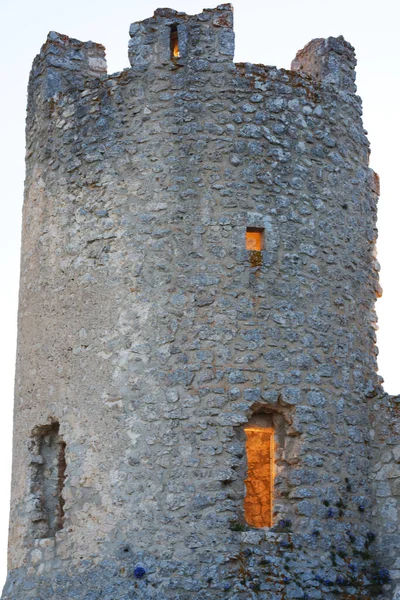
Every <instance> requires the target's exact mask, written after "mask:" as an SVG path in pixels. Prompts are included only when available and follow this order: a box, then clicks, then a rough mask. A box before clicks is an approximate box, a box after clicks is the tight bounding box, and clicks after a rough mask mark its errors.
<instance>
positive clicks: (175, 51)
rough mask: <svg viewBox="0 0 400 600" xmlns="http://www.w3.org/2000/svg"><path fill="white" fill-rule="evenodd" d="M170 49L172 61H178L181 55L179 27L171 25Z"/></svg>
mask: <svg viewBox="0 0 400 600" xmlns="http://www.w3.org/2000/svg"><path fill="white" fill-rule="evenodd" d="M170 29H171V33H170V48H171V58H172V60H176V59H177V58H179V57H180V53H179V38H178V26H177V25H171V26H170Z"/></svg>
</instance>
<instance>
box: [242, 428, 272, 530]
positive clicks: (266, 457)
mask: <svg viewBox="0 0 400 600" xmlns="http://www.w3.org/2000/svg"><path fill="white" fill-rule="evenodd" d="M244 431H245V434H246V455H247V479H246V480H245V484H246V497H245V500H244V517H245V520H246V523H248V525H251V526H252V527H272V509H273V486H274V454H275V452H274V429H273V428H272V427H257V426H253V425H249V426H247V427H245V429H244Z"/></svg>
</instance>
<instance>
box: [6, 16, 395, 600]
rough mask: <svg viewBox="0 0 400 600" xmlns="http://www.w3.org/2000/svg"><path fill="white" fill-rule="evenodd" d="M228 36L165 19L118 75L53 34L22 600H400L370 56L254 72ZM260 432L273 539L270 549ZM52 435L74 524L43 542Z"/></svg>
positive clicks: (347, 55) (340, 54) (227, 31)
mask: <svg viewBox="0 0 400 600" xmlns="http://www.w3.org/2000/svg"><path fill="white" fill-rule="evenodd" d="M232 17H233V15H232V8H231V6H230V5H220V6H219V7H217V9H215V10H205V11H204V12H203V13H201V14H200V15H196V16H188V15H186V14H184V13H180V12H176V11H173V10H171V9H159V10H157V11H156V13H155V15H154V17H152V18H150V19H147V20H145V21H143V22H141V23H136V24H133V25H132V26H131V28H130V36H131V41H130V44H129V57H130V61H131V68H130V69H127V70H125V71H123V72H121V73H117V74H115V75H110V76H108V75H107V74H106V72H105V62H104V49H103V47H102V46H99V45H97V44H93V43H92V42H87V43H82V42H79V41H77V40H71V39H69V38H68V37H66V36H63V35H60V34H57V33H54V32H52V33H50V34H49V37H48V40H47V42H46V43H45V45H44V46H43V48H42V50H41V52H40V54H39V55H38V57H37V58H36V59H35V61H34V64H33V68H32V73H31V78H30V84H29V102H28V119H27V177H26V197H25V205H24V216H23V248H22V264H21V292H20V309H19V340H18V362H17V375H16V399H15V428H14V463H13V465H14V466H13V484H12V507H11V525H10V544H9V568H10V571H9V577H8V581H7V583H6V585H5V588H4V592H3V599H4V600H50V599H51V600H55V599H57V600H63V599H65V600H67V599H68V600H69V599H72V598H77V599H79V600H96V599H97V598H99V599H100V598H101V599H102V600H127V599H128V598H138V599H143V600H146V599H152V598H154V599H157V600H161V599H164V598H165V599H175V600H178V599H179V600H189V599H193V600H195V599H196V600H201V599H221V600H222V599H225V598H231V599H232V600H242V599H243V600H247V599H248V598H259V599H260V600H267V599H268V600H278V599H281V598H283V597H286V598H304V599H306V598H309V599H310V598H313V599H314V598H315V599H316V600H319V599H324V600H333V599H334V598H338V597H339V598H340V597H342V598H349V597H353V598H357V599H360V600H361V599H362V598H364V599H369V598H371V597H372V594H375V593H376V594H380V595H381V598H387V599H392V598H395V597H397V596H396V594H397V595H398V592H395V591H394V589H395V586H396V585H397V589H398V588H399V566H398V564H397V563H395V560H396V556H397V552H398V547H399V534H398V529H399V503H398V499H399V494H400V473H399V460H400V459H399V457H400V451H399V448H400V445H399V437H400V427H399V425H398V412H399V407H400V402H399V399H397V398H389V397H387V396H385V395H384V393H383V392H382V389H381V387H380V380H379V378H378V376H377V374H376V348H375V332H374V326H375V320H376V317H375V312H374V302H375V298H376V295H377V294H379V293H380V292H379V284H378V267H377V263H376V259H375V255H374V243H375V238H376V202H377V194H378V192H379V180H378V178H377V176H376V175H375V174H374V173H373V171H372V170H371V169H370V168H369V166H368V156H369V146H368V141H367V139H366V137H365V132H364V129H363V124H362V120H361V101H360V99H359V98H358V97H357V96H356V95H355V93H354V92H355V83H354V81H355V71H354V67H355V56H354V51H353V49H352V47H351V46H350V44H348V43H347V42H346V41H345V40H344V39H343V38H341V37H339V38H328V39H327V40H313V41H312V42H310V44H308V45H307V46H306V47H305V48H304V49H303V50H302V51H300V52H299V53H298V54H297V57H296V59H295V61H294V63H293V70H292V71H286V70H283V69H277V68H275V67H265V66H262V65H252V64H249V63H246V64H236V65H235V64H234V63H233V62H232V57H233V50H234V46H233V42H234V37H233V30H232ZM175 28H176V29H175ZM173 31H176V32H177V35H178V40H179V54H180V55H179V57H178V56H176V57H172V56H171V34H172V32H173ZM248 227H250V228H259V229H262V230H263V232H264V233H263V235H264V247H263V250H262V251H260V252H255V253H254V252H251V251H249V250H246V245H245V233H246V228H248ZM260 411H261V412H263V414H264V415H266V418H268V419H271V426H273V427H274V428H275V481H274V515H273V516H274V525H273V527H272V528H260V529H257V528H251V527H249V526H248V525H246V523H245V522H244V515H243V500H244V498H243V497H244V480H245V478H246V452H245V436H244V431H243V428H244V425H245V424H246V423H248V422H249V421H250V420H251V419H252V418H253V417H254V416H255V415H257V414H258V413H259V412H260ZM51 423H59V435H60V440H59V443H60V444H61V443H65V461H66V465H65V475H66V479H65V480H63V481H61V479H60V477H59V479H60V481H58V482H57V485H56V486H55V487H54V489H55V490H56V492H55V493H56V494H58V493H60V494H61V499H62V502H59V503H58V508H57V510H58V511H59V514H58V517H59V520H58V521H57V523H61V522H62V523H61V524H62V526H61V527H60V528H59V529H57V528H56V527H54V528H53V529H57V530H56V531H51V537H40V535H39V534H38V533H37V532H38V531H41V532H42V534H41V535H42V536H43V535H50V534H49V533H46V531H47V530H46V528H45V527H43V522H44V521H45V520H46V514H45V511H43V505H42V504H43V494H41V490H40V485H41V483H40V482H41V480H42V479H43V477H44V476H45V475H43V474H42V471H43V469H45V468H46V457H45V458H43V456H42V454H40V452H39V450H38V448H39V447H40V444H42V446H43V445H44V446H45V445H46V443H47V441H46V431H47V429H46V426H49V425H51ZM38 428H39V429H38ZM38 431H39V433H40V432H42V433H41V434H40V435H42V437H40V435H39V434H38V433H37V432H38ZM57 431H58V430H57ZM35 432H36V434H35ZM35 435H36V437H35ZM57 435H58V434H57ZM38 436H39V437H38ZM57 439H58V438H57ZM35 444H36V446H35ZM46 447H47V446H46ZM44 454H45V453H44ZM61 454H62V453H60V456H61ZM40 469H42V470H40ZM38 472H40V474H41V476H40V477H36V478H35V477H33V474H34V473H36V474H37V473H38ZM59 474H60V469H59ZM42 475H43V476H42ZM61 484H63V488H62V492H60V491H59V488H60V487H62V486H61ZM51 489H53V488H51ZM35 532H36V533H35ZM386 570H390V574H391V578H392V581H393V583H390V582H389V578H388V572H387V571H386Z"/></svg>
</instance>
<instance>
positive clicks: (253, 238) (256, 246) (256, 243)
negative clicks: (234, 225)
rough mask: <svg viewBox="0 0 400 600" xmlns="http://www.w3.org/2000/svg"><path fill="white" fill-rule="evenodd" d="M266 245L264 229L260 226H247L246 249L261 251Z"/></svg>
mask: <svg viewBox="0 0 400 600" xmlns="http://www.w3.org/2000/svg"><path fill="white" fill-rule="evenodd" d="M263 246H264V230H263V229H260V228H258V227H247V229H246V250H253V251H254V250H255V251H258V252H259V251H261V250H262V249H263Z"/></svg>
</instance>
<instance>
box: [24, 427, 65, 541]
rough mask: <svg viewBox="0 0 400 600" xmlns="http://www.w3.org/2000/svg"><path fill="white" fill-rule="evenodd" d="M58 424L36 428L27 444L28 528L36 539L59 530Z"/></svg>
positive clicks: (61, 460)
mask: <svg viewBox="0 0 400 600" xmlns="http://www.w3.org/2000/svg"><path fill="white" fill-rule="evenodd" d="M59 429H60V425H59V423H52V424H50V425H43V426H40V427H36V428H35V430H34V432H33V438H32V439H31V441H30V443H29V450H30V453H31V456H30V459H31V461H30V462H31V481H30V488H31V489H30V491H31V495H32V496H31V497H33V498H32V499H33V505H32V514H31V518H32V524H33V535H34V537H36V538H48V537H54V535H55V533H56V532H57V531H59V530H60V529H62V528H63V524H64V504H65V500H64V498H63V496H62V491H63V488H64V481H65V477H66V475H65V471H66V466H67V465H66V461H65V442H64V440H63V439H62V437H61V436H60V434H59Z"/></svg>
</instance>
